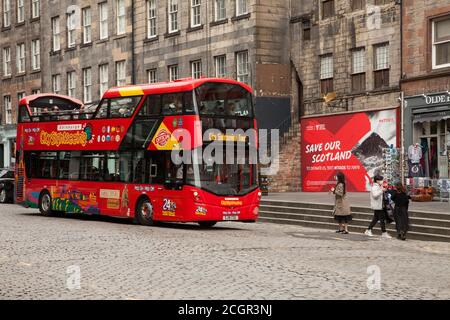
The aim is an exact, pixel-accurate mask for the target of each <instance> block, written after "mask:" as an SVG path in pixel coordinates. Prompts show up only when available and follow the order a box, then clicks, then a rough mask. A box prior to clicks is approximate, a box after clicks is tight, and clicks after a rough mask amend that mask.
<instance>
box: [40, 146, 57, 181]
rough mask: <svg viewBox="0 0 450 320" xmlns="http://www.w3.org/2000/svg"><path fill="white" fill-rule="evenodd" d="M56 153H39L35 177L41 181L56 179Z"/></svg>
mask: <svg viewBox="0 0 450 320" xmlns="http://www.w3.org/2000/svg"><path fill="white" fill-rule="evenodd" d="M57 155H58V154H57V152H41V153H40V155H39V157H38V164H37V172H36V177H37V178H42V179H57V176H58V158H57Z"/></svg>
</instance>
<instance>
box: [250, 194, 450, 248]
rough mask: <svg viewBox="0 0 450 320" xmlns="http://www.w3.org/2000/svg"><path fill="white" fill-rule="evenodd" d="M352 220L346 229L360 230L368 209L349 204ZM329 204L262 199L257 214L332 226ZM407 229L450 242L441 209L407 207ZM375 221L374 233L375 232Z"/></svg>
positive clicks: (449, 221)
mask: <svg viewBox="0 0 450 320" xmlns="http://www.w3.org/2000/svg"><path fill="white" fill-rule="evenodd" d="M351 210H352V216H353V221H352V222H351V224H350V228H349V230H350V231H352V232H364V230H365V229H366V228H367V226H368V225H369V222H370V221H371V219H372V210H371V209H370V208H367V207H352V208H351ZM332 212H333V205H331V204H320V203H318V204H316V203H304V202H294V201H280V200H264V199H263V200H262V201H261V206H260V211H259V214H260V218H259V220H260V221H262V222H271V223H280V224H296V225H302V226H306V227H314V228H325V229H336V228H337V223H336V222H335V221H334V219H333V216H332ZM409 217H410V231H409V235H408V238H413V239H421V240H433V241H449V242H450V214H447V213H442V212H424V211H410V212H409ZM387 230H388V231H389V232H391V235H395V224H394V223H392V224H389V225H387ZM379 231H380V226H379V224H378V225H377V226H376V227H375V229H374V233H375V234H377V233H378V234H379V233H380V232H379Z"/></svg>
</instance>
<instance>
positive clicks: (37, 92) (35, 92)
mask: <svg viewBox="0 0 450 320" xmlns="http://www.w3.org/2000/svg"><path fill="white" fill-rule="evenodd" d="M40 93H41V89H33V90H31V94H40Z"/></svg>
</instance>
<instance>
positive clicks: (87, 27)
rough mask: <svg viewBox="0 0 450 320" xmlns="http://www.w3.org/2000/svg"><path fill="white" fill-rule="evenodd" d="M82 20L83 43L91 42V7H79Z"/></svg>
mask: <svg viewBox="0 0 450 320" xmlns="http://www.w3.org/2000/svg"><path fill="white" fill-rule="evenodd" d="M81 16H82V21H83V44H88V43H92V9H91V7H85V8H83V9H81Z"/></svg>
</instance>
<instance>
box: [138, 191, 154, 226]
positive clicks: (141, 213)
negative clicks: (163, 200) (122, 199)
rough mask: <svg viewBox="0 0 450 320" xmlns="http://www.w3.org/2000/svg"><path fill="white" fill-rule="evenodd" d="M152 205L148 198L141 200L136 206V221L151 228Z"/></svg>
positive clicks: (152, 223) (152, 222)
mask: <svg viewBox="0 0 450 320" xmlns="http://www.w3.org/2000/svg"><path fill="white" fill-rule="evenodd" d="M153 212H154V211H153V205H152V203H151V202H150V200H149V199H148V198H141V199H140V200H139V201H138V203H137V205H136V212H135V215H136V218H137V219H136V220H137V222H138V223H140V224H141V225H143V226H152V225H154V224H155V222H154V221H153Z"/></svg>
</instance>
